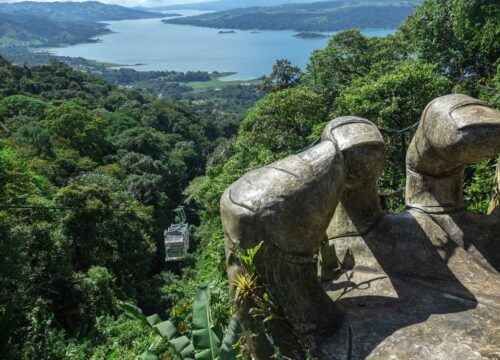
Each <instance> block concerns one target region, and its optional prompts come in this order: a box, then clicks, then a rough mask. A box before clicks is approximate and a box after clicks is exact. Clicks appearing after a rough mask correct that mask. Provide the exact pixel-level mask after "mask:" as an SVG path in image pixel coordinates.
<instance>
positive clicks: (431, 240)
mask: <svg viewBox="0 0 500 360" xmlns="http://www.w3.org/2000/svg"><path fill="white" fill-rule="evenodd" d="M499 153H500V113H499V112H498V111H496V110H494V109H492V108H490V107H489V106H488V105H486V104H484V103H482V102H480V101H478V100H476V99H473V98H471V97H468V96H465V95H448V96H444V97H440V98H437V99H435V100H434V101H432V102H431V103H430V104H429V105H428V106H427V107H426V109H425V111H424V113H423V115H422V118H421V121H420V124H419V127H418V129H417V132H416V134H415V136H414V138H413V141H412V143H411V145H410V147H409V149H408V153H407V161H406V163H407V186H406V204H407V210H406V211H404V212H403V213H400V214H385V213H384V212H383V211H382V209H381V207H380V201H379V198H378V192H377V187H376V182H377V179H378V177H379V176H380V174H381V173H382V171H383V168H384V165H385V146H384V142H383V139H382V136H381V135H380V133H379V131H378V129H377V128H376V127H375V126H374V125H373V124H372V123H371V122H370V121H368V120H365V119H361V118H357V117H342V118H338V119H334V120H332V121H331V122H330V123H329V124H328V126H327V127H326V128H325V130H324V132H323V136H322V142H321V143H320V144H318V145H316V146H314V147H312V148H310V149H308V150H306V151H304V152H302V153H301V154H298V155H294V156H290V157H288V158H285V159H283V160H280V161H278V162H275V163H273V164H271V165H268V166H266V167H263V168H261V169H257V170H254V171H252V172H250V173H247V174H245V175H244V176H243V177H242V178H240V179H239V180H238V181H236V182H235V183H234V184H233V185H231V186H230V187H229V188H228V189H227V190H226V192H225V193H224V195H223V197H222V199H221V214H222V221H223V226H224V230H225V235H226V240H227V241H226V244H227V249H226V250H227V261H228V276H229V278H230V280H231V279H234V277H235V276H236V274H237V273H238V272H240V271H242V269H241V264H240V263H239V259H238V257H237V256H236V254H235V249H234V248H235V246H238V247H241V248H243V249H248V248H252V247H254V246H256V245H257V244H259V243H260V242H263V245H262V248H261V249H260V250H259V252H258V253H257V255H256V257H255V260H254V262H255V267H256V269H257V272H258V275H259V277H260V280H261V281H262V283H263V284H264V285H265V287H266V289H267V291H268V292H269V294H270V295H271V296H272V298H273V300H274V301H275V302H276V303H277V304H278V305H279V307H280V312H281V315H282V316H283V317H284V318H285V319H286V321H287V323H288V324H289V325H290V326H289V327H287V326H282V325H280V324H279V323H276V324H271V325H269V329H268V333H269V334H270V335H271V336H269V334H267V336H265V334H263V333H262V331H261V329H259V328H258V326H256V324H255V322H253V321H252V317H251V316H250V315H249V314H248V310H249V309H244V308H240V309H239V311H240V319H241V321H242V324H243V326H244V328H245V330H246V336H247V339H248V340H249V343H250V345H251V347H252V349H253V351H254V354H255V357H256V358H259V359H267V358H269V357H270V356H271V354H272V352H273V351H274V349H275V348H276V347H279V349H280V351H281V352H282V353H283V354H285V355H286V356H288V357H290V358H293V359H300V358H305V357H306V353H305V352H304V349H303V348H304V346H303V345H306V347H307V348H309V349H310V350H311V351H312V352H313V355H314V356H315V357H317V358H320V359H365V358H369V359H390V358H392V359H481V358H484V359H490V358H491V359H493V358H498V357H500V326H499V324H500V276H499V273H498V269H499V268H500V212H499V211H498V210H499V209H500V205H499V202H498V198H495V196H494V197H493V199H492V202H491V207H490V212H491V214H490V215H478V214H472V213H470V212H468V211H466V210H465V207H464V202H463V195H462V192H463V175H464V169H465V164H469V163H475V162H478V161H481V160H485V159H489V158H492V157H494V156H496V155H497V154H499ZM499 169H500V167H499ZM499 171H500V170H499ZM499 180H500V177H498V179H497V181H499ZM497 194H498V189H497ZM325 234H326V235H325ZM318 250H320V251H319V253H320V254H319V261H318V271H316V270H315V269H314V267H313V257H314V255H315V253H316V252H317V251H318ZM318 275H319V276H318ZM319 277H320V278H321V281H320V280H319ZM232 290H234V289H232ZM333 300H336V301H333ZM291 333H293V334H294V335H296V334H299V336H300V338H301V342H302V344H300V346H299V345H298V344H297V341H296V340H295V338H294V337H293V336H291ZM271 343H272V344H271ZM271 345H272V346H271Z"/></svg>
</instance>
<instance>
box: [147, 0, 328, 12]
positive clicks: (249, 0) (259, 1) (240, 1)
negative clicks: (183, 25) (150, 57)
mask: <svg viewBox="0 0 500 360" xmlns="http://www.w3.org/2000/svg"><path fill="white" fill-rule="evenodd" d="M313 2H318V0H216V1H207V2H201V3H192V4H179V5H168V6H160V7H153V8H152V9H161V10H202V11H223V10H230V9H238V8H249V7H255V6H277V5H283V4H290V3H294V4H306V3H313ZM141 9H143V8H141Z"/></svg>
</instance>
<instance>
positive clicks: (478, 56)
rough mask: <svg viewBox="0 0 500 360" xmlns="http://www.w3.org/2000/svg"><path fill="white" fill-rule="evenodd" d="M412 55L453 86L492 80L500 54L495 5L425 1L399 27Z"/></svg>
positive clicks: (477, 0) (499, 22) (480, 1)
mask: <svg viewBox="0 0 500 360" xmlns="http://www.w3.org/2000/svg"><path fill="white" fill-rule="evenodd" d="M400 31H401V32H402V34H403V36H404V38H405V39H406V40H407V41H408V43H409V44H410V45H411V48H412V50H413V51H414V52H415V54H416V55H417V56H418V57H419V58H421V59H423V60H424V61H427V62H429V63H432V64H437V65H438V68H439V70H440V71H441V72H442V73H444V74H448V75H449V76H450V77H451V78H452V79H453V80H454V81H455V82H456V83H459V82H461V81H463V80H464V79H466V78H468V77H474V78H477V79H481V78H487V79H489V78H491V77H492V76H493V75H494V73H495V72H496V66H497V64H498V54H499V53H500V40H499V39H500V7H499V6H498V4H495V2H494V1H483V0H426V1H424V2H423V3H422V4H420V5H419V6H418V7H417V10H416V11H415V12H414V13H413V14H412V15H411V16H410V17H409V18H408V19H407V20H406V22H405V23H404V24H403V25H402V26H401V29H400Z"/></svg>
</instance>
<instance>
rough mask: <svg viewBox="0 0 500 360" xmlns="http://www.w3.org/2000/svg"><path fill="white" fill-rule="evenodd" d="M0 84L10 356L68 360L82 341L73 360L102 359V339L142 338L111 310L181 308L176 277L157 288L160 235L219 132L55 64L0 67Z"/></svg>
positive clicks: (181, 108)
mask: <svg viewBox="0 0 500 360" xmlns="http://www.w3.org/2000/svg"><path fill="white" fill-rule="evenodd" d="M0 78H1V82H0V84H1V85H0V119H1V122H0V126H1V128H0V132H1V140H0V174H1V176H0V181H1V187H0V192H1V194H0V198H1V201H0V223H1V226H0V229H1V232H2V236H1V243H0V247H1V253H2V254H4V261H3V262H2V266H1V269H0V283H1V285H0V286H1V288H2V290H3V291H2V292H1V293H0V297H1V299H0V327H1V328H2V331H0V334H1V337H0V347H1V348H2V353H3V354H8V355H7V358H12V359H19V358H26V359H27V358H33V357H36V358H42V359H66V358H67V353H66V352H67V351H69V350H68V348H67V346H72V345H71V343H75V344H76V343H78V342H79V341H80V340H82V339H85V342H84V343H82V344H80V345H85V344H86V345H85V346H83V347H82V348H79V349H78V351H77V350H75V353H77V354H80V355H78V356H79V357H77V358H82V359H87V358H88V357H90V356H91V353H95V354H96V355H95V358H96V359H103V358H104V357H105V356H106V353H107V352H108V351H109V350H110V349H109V348H110V346H111V345H110V344H107V345H105V344H101V342H102V341H104V342H106V341H107V340H106V339H107V336H109V337H112V335H111V334H108V333H107V332H108V331H112V328H113V327H120V326H125V327H126V326H130V327H131V329H132V330H133V329H134V327H136V326H135V325H134V324H133V323H131V324H128V323H127V321H125V320H123V321H122V322H117V320H116V318H115V316H116V315H118V314H119V311H118V309H117V307H116V299H117V298H121V299H130V300H133V302H137V303H139V304H141V305H142V306H144V307H145V308H146V309H148V311H160V310H161V309H168V308H170V307H172V306H174V305H175V304H176V302H177V300H178V299H179V297H180V296H179V295H176V294H172V293H170V292H169V291H166V292H165V293H162V290H161V286H167V284H168V282H169V281H170V280H169V279H170V277H171V276H172V275H169V274H168V273H165V274H163V275H158V276H159V277H158V276H157V277H155V276H154V275H155V274H159V272H160V270H162V269H163V268H164V264H163V259H164V250H163V237H162V234H163V229H164V228H165V227H166V226H167V225H168V224H169V223H171V222H173V221H174V220H175V219H174V217H173V213H172V212H171V211H170V210H171V209H173V208H175V207H176V206H177V205H178V204H179V203H180V202H181V201H182V198H183V194H182V189H183V188H184V187H185V186H186V185H187V184H188V182H189V181H190V180H191V179H193V178H194V177H195V176H197V175H199V174H201V173H203V169H204V167H205V164H206V160H207V156H208V154H209V153H210V152H211V151H212V150H213V149H214V147H216V146H217V144H218V143H219V142H221V140H222V139H223V138H224V136H226V135H225V134H224V131H223V130H222V129H223V128H224V124H217V123H214V122H213V121H212V122H207V121H205V120H203V119H201V118H200V117H199V116H197V115H196V114H195V113H194V112H193V111H192V110H191V109H190V108H188V107H187V106H186V105H183V104H181V103H175V102H168V101H160V100H153V99H151V98H149V97H148V96H147V95H146V94H144V93H141V92H138V91H135V90H129V91H125V90H119V89H117V88H116V87H113V86H110V85H109V84H107V83H106V82H105V81H103V80H100V79H99V78H97V77H91V76H87V75H85V74H83V73H81V72H78V71H75V70H72V69H71V68H70V67H68V66H66V65H63V64H60V63H57V62H52V63H50V64H49V65H45V66H39V67H35V68H31V69H28V68H23V67H18V66H12V65H10V64H9V63H7V62H5V61H4V60H2V61H1V63H0ZM195 242H196V241H195ZM99 329H100V330H99ZM132 330H131V331H132ZM102 331H104V332H106V333H105V334H104V333H102ZM138 334H141V331H140V328H139V331H138ZM122 335H124V334H120V336H122ZM134 336H137V334H135V335H134ZM67 339H73V340H70V342H69V343H68V342H67ZM82 341H83V340H82ZM110 341H111V340H110ZM68 344H69V345H68ZM100 344H101V345H103V346H104V348H103V350H102V352H101V351H100V350H98V348H99V346H100ZM80 345H79V346H80ZM75 346H76V345H75ZM130 346H131V345H130ZM86 347H87V348H88V349H87V348H86ZM122 350H123V351H125V350H126V349H122ZM122 350H120V351H122ZM89 351H91V353H89ZM75 356H76V355H75Z"/></svg>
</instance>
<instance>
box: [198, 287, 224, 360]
mask: <svg viewBox="0 0 500 360" xmlns="http://www.w3.org/2000/svg"><path fill="white" fill-rule="evenodd" d="M221 341H222V330H221V329H220V328H218V327H215V326H214V324H213V322H212V316H211V313H210V291H209V290H208V286H207V285H206V284H201V285H199V286H198V291H197V293H196V297H195V300H194V305H193V345H194V348H195V349H196V351H197V353H196V359H201V360H215V359H217V356H218V354H219V349H220V346H221Z"/></svg>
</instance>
